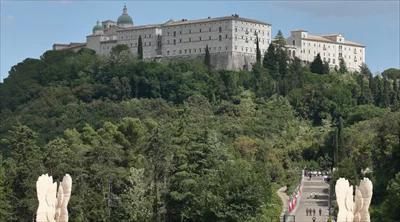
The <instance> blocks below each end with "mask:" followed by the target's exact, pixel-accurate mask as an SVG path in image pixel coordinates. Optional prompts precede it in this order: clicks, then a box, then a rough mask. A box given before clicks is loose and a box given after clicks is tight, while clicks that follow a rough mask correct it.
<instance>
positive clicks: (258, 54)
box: [256, 35, 261, 63]
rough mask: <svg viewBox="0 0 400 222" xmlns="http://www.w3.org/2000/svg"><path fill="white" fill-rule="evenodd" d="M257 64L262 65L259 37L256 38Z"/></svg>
mask: <svg viewBox="0 0 400 222" xmlns="http://www.w3.org/2000/svg"><path fill="white" fill-rule="evenodd" d="M256 62H257V63H261V51H260V44H259V39H258V35H257V36H256Z"/></svg>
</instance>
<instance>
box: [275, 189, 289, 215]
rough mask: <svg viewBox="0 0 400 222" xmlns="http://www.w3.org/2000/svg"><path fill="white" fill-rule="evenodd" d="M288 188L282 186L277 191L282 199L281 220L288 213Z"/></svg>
mask: <svg viewBox="0 0 400 222" xmlns="http://www.w3.org/2000/svg"><path fill="white" fill-rule="evenodd" d="M286 189H287V187H286V186H284V187H281V188H279V189H278V191H276V193H277V194H278V196H279V198H281V201H282V212H281V215H280V220H281V221H282V219H283V215H284V214H285V213H286V210H287V208H288V201H289V196H288V195H287V194H286Z"/></svg>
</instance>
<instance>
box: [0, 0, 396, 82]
mask: <svg viewBox="0 0 400 222" xmlns="http://www.w3.org/2000/svg"><path fill="white" fill-rule="evenodd" d="M124 4H126V6H127V7H128V13H129V14H130V15H131V16H132V18H133V21H134V24H135V25H144V24H154V23H163V22H165V21H167V20H168V19H175V20H178V19H183V18H185V19H198V18H206V17H208V16H211V17H219V16H226V15H232V14H239V16H242V17H248V18H252V19H257V20H261V21H264V22H267V23H270V24H272V33H273V35H275V34H276V33H277V32H278V30H281V31H282V32H283V34H284V35H285V37H288V36H289V34H290V31H291V30H296V29H304V30H307V31H308V32H309V33H311V34H333V33H340V34H342V35H343V36H344V37H345V39H348V40H350V41H354V42H358V43H362V44H364V45H366V63H367V65H368V66H369V67H370V69H371V70H372V72H374V73H376V72H382V71H383V70H385V69H387V68H391V67H394V68H400V55H399V54H400V28H399V27H400V0H396V1H384V0H382V1H378V0H376V1H360V0H358V1H345V0H340V1H328V0H321V1H317V0H309V1H295V0H291V1H277V0H275V1H273V0H270V1H263V0H257V1H246V0H241V1H238V0H236V1H149V0H148V1H84V0H80V1H78V0H57V1H56V0H54V1H42V0H36V1H34V0H32V1H23V0H14V1H11V0H0V12H1V13H0V19H1V20H0V25H1V27H0V28H1V29H0V81H2V80H3V79H4V78H6V77H7V76H8V71H9V70H10V68H11V67H12V66H13V65H16V64H17V63H19V62H21V61H23V60H24V59H25V58H28V57H29V58H39V57H40V55H42V54H43V53H44V52H45V51H46V50H49V49H51V47H52V45H53V43H69V42H85V40H86V36H87V35H89V34H90V33H91V30H92V28H93V26H94V25H95V23H96V21H97V20H107V19H111V20H117V18H118V16H119V15H120V14H121V13H122V8H123V6H124Z"/></svg>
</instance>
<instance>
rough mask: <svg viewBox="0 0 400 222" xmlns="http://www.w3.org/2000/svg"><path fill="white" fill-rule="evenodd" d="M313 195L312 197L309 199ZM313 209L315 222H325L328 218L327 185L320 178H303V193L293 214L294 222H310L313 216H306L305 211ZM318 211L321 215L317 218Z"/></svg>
mask: <svg viewBox="0 0 400 222" xmlns="http://www.w3.org/2000/svg"><path fill="white" fill-rule="evenodd" d="M312 195H315V196H314V197H311V196H312ZM307 208H311V209H315V217H316V220H315V221H316V222H326V221H327V220H328V216H329V184H328V183H327V182H325V181H324V179H323V177H322V176H315V177H312V179H311V180H309V179H308V178H304V185H303V192H302V195H301V199H300V201H299V203H298V206H297V208H296V210H295V212H294V213H293V214H294V215H295V216H296V217H295V219H296V222H312V221H313V220H312V218H313V216H307V214H306V209H307ZM319 209H321V211H322V214H321V216H319Z"/></svg>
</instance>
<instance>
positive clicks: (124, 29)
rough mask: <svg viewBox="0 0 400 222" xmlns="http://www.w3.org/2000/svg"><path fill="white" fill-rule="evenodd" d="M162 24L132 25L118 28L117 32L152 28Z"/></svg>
mask: <svg viewBox="0 0 400 222" xmlns="http://www.w3.org/2000/svg"><path fill="white" fill-rule="evenodd" d="M160 27H161V24H150V25H138V26H132V27H129V28H120V29H119V30H117V32H122V31H126V30H136V29H150V28H160Z"/></svg>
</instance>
